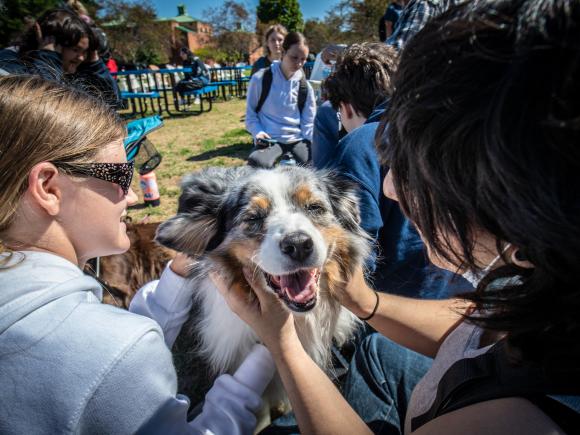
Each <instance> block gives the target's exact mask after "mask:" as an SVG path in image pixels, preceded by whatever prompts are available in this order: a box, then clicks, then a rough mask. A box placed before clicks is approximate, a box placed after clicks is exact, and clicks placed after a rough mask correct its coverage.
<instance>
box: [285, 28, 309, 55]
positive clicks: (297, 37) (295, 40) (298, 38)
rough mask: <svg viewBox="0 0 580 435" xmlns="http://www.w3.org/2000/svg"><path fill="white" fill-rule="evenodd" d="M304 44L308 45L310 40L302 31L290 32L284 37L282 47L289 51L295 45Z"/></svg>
mask: <svg viewBox="0 0 580 435" xmlns="http://www.w3.org/2000/svg"><path fill="white" fill-rule="evenodd" d="M296 44H298V45H304V46H306V47H308V41H307V40H306V37H305V36H304V35H303V34H302V33H300V32H290V33H288V34H287V35H286V36H285V37H284V42H283V43H282V48H283V49H284V51H288V50H289V49H290V47H292V46H293V45H296Z"/></svg>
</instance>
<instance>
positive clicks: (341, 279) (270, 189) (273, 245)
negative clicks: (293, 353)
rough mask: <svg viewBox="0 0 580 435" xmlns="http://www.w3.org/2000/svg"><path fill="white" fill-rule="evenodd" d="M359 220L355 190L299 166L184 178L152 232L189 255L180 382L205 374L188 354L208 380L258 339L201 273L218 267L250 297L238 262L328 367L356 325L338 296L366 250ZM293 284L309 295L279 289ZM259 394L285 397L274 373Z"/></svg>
mask: <svg viewBox="0 0 580 435" xmlns="http://www.w3.org/2000/svg"><path fill="white" fill-rule="evenodd" d="M359 222H360V217H359V211H358V199H357V192H356V187H355V185H354V183H352V182H350V181H348V180H345V179H342V178H339V177H337V176H336V175H335V174H331V173H326V172H315V171H313V170H310V169H306V168H301V167H279V168H276V169H273V170H259V169H252V168H249V167H240V168H229V169H220V168H210V169H208V170H205V171H202V172H199V173H194V174H192V175H189V176H187V177H186V178H185V179H184V181H183V183H182V194H181V197H180V199H179V209H178V213H177V215H176V216H174V217H172V218H171V219H169V220H168V221H166V222H164V223H162V224H161V225H160V226H159V229H158V231H157V241H158V242H160V243H161V244H163V245H165V246H167V247H170V248H172V249H175V250H178V251H183V252H186V253H188V254H189V255H190V256H192V257H193V258H194V259H195V260H196V261H195V264H194V266H193V269H192V271H191V275H190V279H191V281H192V282H191V285H192V286H194V287H195V288H196V290H195V292H194V295H195V296H194V297H195V298H196V303H195V304H194V310H193V312H192V318H191V319H190V321H189V322H188V323H187V324H186V325H185V326H184V328H183V329H182V332H181V334H180V337H179V338H178V347H181V346H183V345H184V343H185V346H186V347H189V348H190V351H189V353H188V355H189V356H187V357H186V361H185V362H183V363H182V364H179V363H178V366H179V365H183V366H184V367H186V370H185V372H187V373H184V370H183V367H181V369H179V368H178V370H179V372H180V373H179V375H180V378H181V379H180V382H181V386H183V385H186V384H188V383H189V382H187V381H185V382H184V380H183V377H184V376H185V377H186V378H187V377H189V380H190V382H192V383H197V382H200V381H201V380H202V378H203V377H204V376H205V374H202V375H201V376H200V373H203V371H202V372H200V371H199V370H200V367H199V364H197V365H196V364H195V361H192V360H196V359H197V360H198V361H197V362H198V363H199V358H200V357H201V358H202V359H203V361H204V362H205V364H206V365H207V367H208V369H209V370H208V371H209V373H211V375H213V376H212V378H213V377H215V376H216V375H219V374H222V373H232V372H234V371H235V369H236V368H237V367H238V366H239V364H240V363H241V362H242V361H243V360H244V358H245V357H246V355H247V354H248V352H249V351H250V349H251V347H252V346H253V344H254V343H256V342H257V341H258V337H257V336H256V335H255V334H254V332H253V331H252V330H251V329H250V327H249V326H247V325H246V324H245V323H244V322H243V321H242V320H241V319H240V318H239V317H237V316H236V315H235V314H234V313H233V312H231V311H230V309H229V308H228V306H227V304H226V303H225V301H224V300H223V298H222V296H221V294H220V293H219V292H218V291H217V289H216V288H215V287H214V286H213V284H212V281H211V280H210V279H209V278H208V272H210V271H212V270H215V271H218V272H219V273H220V274H221V275H222V276H223V277H224V278H225V279H227V280H229V282H228V284H230V285H231V284H233V283H238V284H240V285H244V286H245V287H246V288H248V294H249V295H250V294H251V292H250V290H249V287H247V282H246V280H245V278H244V277H243V273H242V267H243V266H246V267H249V268H251V269H252V270H254V273H256V274H258V278H259V279H264V283H268V286H269V288H270V289H272V291H277V292H278V293H279V294H280V295H286V296H285V302H286V304H287V307H288V309H290V310H291V311H292V312H293V313H294V320H295V324H296V328H297V332H298V335H299V337H300V340H301V341H302V344H303V345H304V348H305V350H306V351H307V352H308V354H309V355H310V356H311V357H312V358H313V360H314V361H315V362H316V363H317V364H318V365H319V366H320V367H322V368H323V369H325V370H329V369H330V367H331V346H332V342H333V340H334V341H335V342H336V344H338V345H341V344H343V343H344V342H345V341H346V340H348V339H350V338H351V337H352V334H353V332H354V330H355V329H356V327H357V326H358V325H359V321H358V319H357V318H356V317H355V316H354V315H353V314H352V313H350V312H349V311H347V310H346V309H344V308H342V306H341V305H340V303H339V301H338V298H337V292H339V291H340V289H341V286H343V285H344V283H345V282H346V281H347V280H348V279H349V278H350V276H351V275H352V272H353V271H354V269H355V267H357V266H359V265H361V264H362V262H363V261H364V259H365V257H366V256H367V255H368V253H369V248H370V242H369V238H368V236H367V235H366V233H365V232H364V231H363V230H361V228H360V226H359ZM308 239H309V241H308ZM288 243H290V245H291V246H290V247H288ZM292 277H295V279H296V280H295V281H292V279H293V278H292ZM316 279H318V286H317V285H316ZM272 282H274V283H276V282H277V283H278V284H280V283H281V284H280V285H281V286H285V287H284V288H283V289H280V288H277V287H276V285H277V284H272ZM284 283H285V284H284ZM273 287H274V288H277V289H276V290H274V289H273ZM290 288H294V289H298V290H296V291H295V292H298V291H300V294H301V295H303V296H304V297H305V298H306V302H304V301H303V298H301V297H296V294H295V293H285V291H290V290H289V289H290ZM300 289H306V290H305V291H301V290H300ZM312 291H315V293H314V294H315V296H314V298H312ZM178 360H179V358H178ZM195 372H197V373H195ZM192 376H193V378H194V379H196V380H195V381H192V378H191V377H192ZM189 393H190V394H191V392H189ZM265 398H266V399H267V400H268V404H269V405H270V406H272V407H275V406H278V405H279V404H280V402H281V401H285V394H284V391H283V389H282V387H281V384H280V381H279V379H277V380H275V382H274V383H273V384H271V385H270V388H269V390H268V391H267V392H266V397H265Z"/></svg>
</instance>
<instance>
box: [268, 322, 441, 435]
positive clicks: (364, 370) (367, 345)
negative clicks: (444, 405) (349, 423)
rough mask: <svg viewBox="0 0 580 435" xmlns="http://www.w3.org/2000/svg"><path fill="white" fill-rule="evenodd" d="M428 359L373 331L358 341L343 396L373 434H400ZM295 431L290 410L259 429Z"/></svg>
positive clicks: (273, 431)
mask: <svg viewBox="0 0 580 435" xmlns="http://www.w3.org/2000/svg"><path fill="white" fill-rule="evenodd" d="M432 362H433V360H432V359H431V358H428V357H426V356H423V355H421V354H418V353H416V352H413V351H412V350H410V349H407V348H405V347H403V346H400V345H398V344H396V343H395V342H393V341H391V340H389V339H388V338H386V337H384V336H382V335H381V334H379V333H373V334H371V335H368V336H367V337H366V338H365V339H364V340H363V341H362V342H361V344H360V345H359V347H358V348H357V350H356V352H355V354H354V356H353V358H352V361H351V362H350V368H349V370H348V374H347V376H346V380H345V382H344V385H343V394H344V397H345V398H346V400H347V402H348V403H349V404H350V406H351V407H352V408H353V409H354V410H355V411H356V413H357V414H358V415H359V416H360V417H361V418H362V419H363V420H364V421H365V422H366V423H367V425H368V426H369V428H370V429H371V430H372V431H373V432H374V433H375V434H388V435H391V434H402V433H403V425H404V423H405V414H406V412H407V407H408V404H409V399H410V398H411V392H412V391H413V388H415V385H417V383H418V382H419V380H421V378H422V377H423V376H424V375H425V373H427V370H429V368H430V367H431V364H432ZM297 433H300V432H299V429H298V427H297V426H296V420H295V418H294V414H292V413H290V414H288V415H285V416H283V417H281V418H279V419H278V420H276V421H274V422H273V423H272V425H271V426H270V427H268V428H266V429H265V430H264V431H263V432H262V434H264V435H266V434H267V435H274V434H276V435H280V434H297Z"/></svg>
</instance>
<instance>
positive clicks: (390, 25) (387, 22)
mask: <svg viewBox="0 0 580 435" xmlns="http://www.w3.org/2000/svg"><path fill="white" fill-rule="evenodd" d="M392 34H393V22H392V21H390V20H385V35H386V36H387V38H388V37H389V36H391V35H392Z"/></svg>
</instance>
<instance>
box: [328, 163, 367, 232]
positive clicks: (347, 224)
mask: <svg viewBox="0 0 580 435" xmlns="http://www.w3.org/2000/svg"><path fill="white" fill-rule="evenodd" d="M322 177H323V179H324V184H325V186H326V189H327V192H328V196H329V198H330V201H331V204H332V209H333V212H334V215H335V216H336V218H337V219H338V221H339V222H340V224H341V225H342V226H343V227H344V228H345V229H347V230H348V231H351V232H353V233H355V234H357V233H359V232H360V231H361V228H360V222H361V218H360V211H359V200H358V193H357V192H358V189H359V188H358V186H357V184H356V183H355V182H354V181H351V180H349V179H347V178H345V177H342V176H340V175H339V174H336V173H334V172H326V173H323V175H322Z"/></svg>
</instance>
